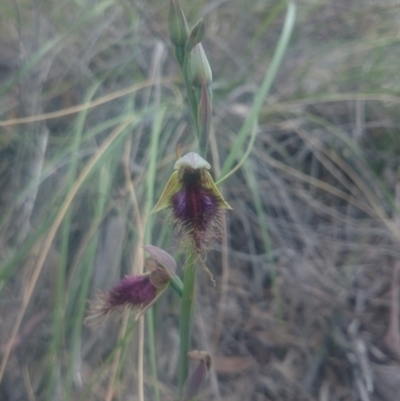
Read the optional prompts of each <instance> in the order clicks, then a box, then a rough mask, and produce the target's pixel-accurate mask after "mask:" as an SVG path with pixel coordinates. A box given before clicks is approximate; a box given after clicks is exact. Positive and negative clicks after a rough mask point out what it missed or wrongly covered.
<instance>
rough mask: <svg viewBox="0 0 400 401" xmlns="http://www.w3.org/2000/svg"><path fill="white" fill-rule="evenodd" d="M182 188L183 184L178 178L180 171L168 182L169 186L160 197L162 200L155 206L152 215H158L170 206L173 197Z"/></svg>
mask: <svg viewBox="0 0 400 401" xmlns="http://www.w3.org/2000/svg"><path fill="white" fill-rule="evenodd" d="M181 188H182V184H181V183H180V181H179V178H178V171H174V172H173V174H172V175H171V177H170V179H169V180H168V182H167V185H166V186H165V188H164V191H163V192H162V194H161V196H160V199H159V200H158V202H157V204H156V205H155V206H154V209H153V210H152V211H151V213H156V212H158V211H160V210H162V209H165V208H166V207H168V206H170V205H171V197H172V195H174V194H176V193H177V192H178V191H179V190H180V189H181Z"/></svg>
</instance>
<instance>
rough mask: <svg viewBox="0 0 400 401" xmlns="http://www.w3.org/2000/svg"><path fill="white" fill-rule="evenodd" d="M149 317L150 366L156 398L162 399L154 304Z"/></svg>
mask: <svg viewBox="0 0 400 401" xmlns="http://www.w3.org/2000/svg"><path fill="white" fill-rule="evenodd" d="M146 319H147V336H148V344H149V356H150V366H151V372H152V379H153V391H154V399H155V400H159V399H160V390H159V388H158V374H157V356H156V346H155V344H156V334H155V327H154V326H155V322H154V306H153V307H152V308H150V309H149V310H148V311H147V313H146Z"/></svg>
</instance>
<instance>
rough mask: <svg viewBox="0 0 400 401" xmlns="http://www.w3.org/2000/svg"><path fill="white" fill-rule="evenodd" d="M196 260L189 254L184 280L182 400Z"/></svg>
mask: <svg viewBox="0 0 400 401" xmlns="http://www.w3.org/2000/svg"><path fill="white" fill-rule="evenodd" d="M196 259H197V254H196V252H195V251H193V250H192V251H191V252H190V253H189V257H188V261H187V264H186V266H185V271H184V278H183V294H182V304H181V305H182V306H181V321H180V337H181V343H180V349H179V397H180V399H182V394H183V387H184V385H185V382H186V379H187V376H188V370H189V362H188V356H187V353H188V352H189V350H190V338H191V332H192V316H193V309H194V297H195V293H194V288H195V281H196Z"/></svg>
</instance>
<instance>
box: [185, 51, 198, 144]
mask: <svg viewBox="0 0 400 401" xmlns="http://www.w3.org/2000/svg"><path fill="white" fill-rule="evenodd" d="M190 57H191V55H190V53H186V52H185V56H184V58H183V67H182V70H183V77H184V79H185V87H186V93H187V97H188V101H189V106H190V111H191V114H192V117H193V123H194V128H195V131H196V139H197V141H198V142H199V143H200V127H199V118H198V115H197V107H198V105H197V101H196V96H195V94H194V91H193V87H192V85H191V83H190V79H189V74H190Z"/></svg>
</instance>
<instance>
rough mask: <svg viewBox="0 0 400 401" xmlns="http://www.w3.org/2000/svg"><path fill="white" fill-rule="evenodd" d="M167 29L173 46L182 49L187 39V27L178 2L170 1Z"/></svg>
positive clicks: (176, 0)
mask: <svg viewBox="0 0 400 401" xmlns="http://www.w3.org/2000/svg"><path fill="white" fill-rule="evenodd" d="M168 28H169V37H170V39H171V42H172V43H173V44H174V45H175V46H180V47H184V46H185V45H186V41H187V38H188V32H189V27H188V25H187V22H186V18H185V15H184V14H183V11H182V7H181V5H180V4H179V0H171V1H170V3H169V17H168Z"/></svg>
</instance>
